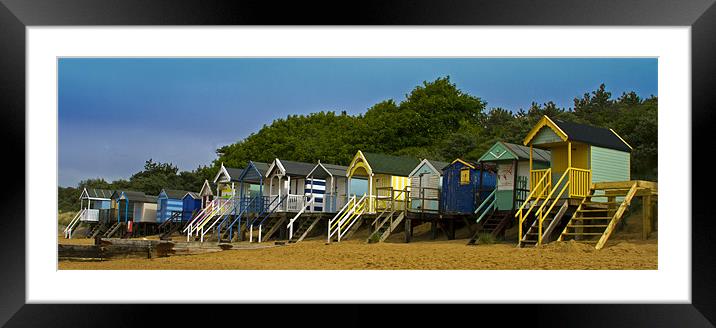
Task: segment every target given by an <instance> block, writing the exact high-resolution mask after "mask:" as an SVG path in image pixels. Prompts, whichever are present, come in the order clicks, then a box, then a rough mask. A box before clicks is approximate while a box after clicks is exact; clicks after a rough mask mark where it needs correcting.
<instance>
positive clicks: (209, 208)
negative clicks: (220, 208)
mask: <svg viewBox="0 0 716 328" xmlns="http://www.w3.org/2000/svg"><path fill="white" fill-rule="evenodd" d="M216 202H217V200H213V201H211V202H210V203H208V204H207V205H206V207H204V208H203V209H202V210H201V211H200V212H199V214H197V215H196V216H195V217H194V218H193V219H191V221H189V223H188V224H187V225H186V228H184V230H183V232H186V233H187V236H186V238H187V241H189V236H191V232H192V231H193V229H194V227H196V225H197V224H198V223H199V222H201V221H202V220H203V219H204V217H205V216H206V215H208V214H209V213H211V211H213V210H214V204H216Z"/></svg>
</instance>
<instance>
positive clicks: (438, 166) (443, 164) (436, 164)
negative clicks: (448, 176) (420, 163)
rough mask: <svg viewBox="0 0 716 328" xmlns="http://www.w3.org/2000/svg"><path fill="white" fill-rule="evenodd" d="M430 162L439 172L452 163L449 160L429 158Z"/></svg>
mask: <svg viewBox="0 0 716 328" xmlns="http://www.w3.org/2000/svg"><path fill="white" fill-rule="evenodd" d="M428 162H430V165H432V166H433V167H434V168H435V169H436V170H438V172H442V170H443V168H444V167H446V166H448V165H450V163H448V162H441V161H434V160H432V159H429V160H428Z"/></svg>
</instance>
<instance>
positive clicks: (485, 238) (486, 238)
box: [477, 233, 496, 245]
mask: <svg viewBox="0 0 716 328" xmlns="http://www.w3.org/2000/svg"><path fill="white" fill-rule="evenodd" d="M495 241H496V240H495V237H492V234H489V233H481V234H479V235H478V238H477V243H478V244H482V245H490V244H494V243H495Z"/></svg>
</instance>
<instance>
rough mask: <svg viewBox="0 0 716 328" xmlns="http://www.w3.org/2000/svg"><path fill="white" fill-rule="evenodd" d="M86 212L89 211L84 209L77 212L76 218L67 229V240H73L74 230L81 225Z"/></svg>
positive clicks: (65, 232) (65, 231)
mask: <svg viewBox="0 0 716 328" xmlns="http://www.w3.org/2000/svg"><path fill="white" fill-rule="evenodd" d="M86 212H87V209H82V210H81V211H79V212H77V214H75V216H74V217H73V218H72V220H71V221H70V224H68V225H67V227H65V230H64V234H65V238H66V239H69V238H72V230H73V229H74V228H75V226H77V224H79V222H80V218H81V217H83V216H84V215H85V213H86Z"/></svg>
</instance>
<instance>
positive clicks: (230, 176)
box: [214, 163, 244, 199]
mask: <svg viewBox="0 0 716 328" xmlns="http://www.w3.org/2000/svg"><path fill="white" fill-rule="evenodd" d="M243 172H244V170H243V169H237V168H233V167H226V166H224V163H221V167H220V168H219V172H217V173H216V177H214V184H215V185H216V197H217V198H220V199H230V198H234V197H235V196H236V197H238V196H239V195H238V193H237V192H236V187H237V184H238V183H239V181H240V180H239V177H241V174H242V173H243Z"/></svg>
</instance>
